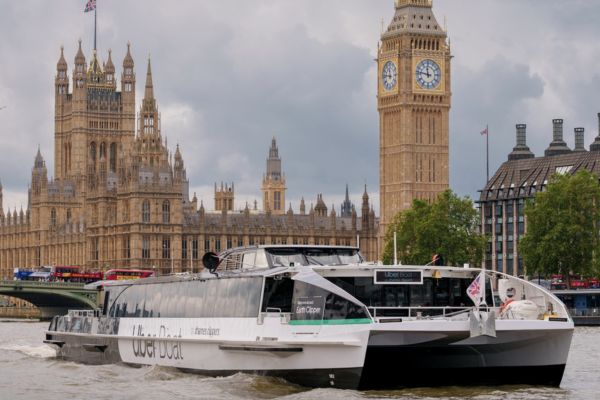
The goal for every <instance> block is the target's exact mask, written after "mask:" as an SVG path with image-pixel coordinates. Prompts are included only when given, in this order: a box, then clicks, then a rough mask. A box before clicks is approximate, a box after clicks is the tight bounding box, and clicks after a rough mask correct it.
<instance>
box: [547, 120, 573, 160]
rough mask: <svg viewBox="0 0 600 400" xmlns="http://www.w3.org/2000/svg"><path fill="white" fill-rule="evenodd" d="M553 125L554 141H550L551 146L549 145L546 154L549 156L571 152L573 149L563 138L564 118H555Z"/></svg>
mask: <svg viewBox="0 0 600 400" xmlns="http://www.w3.org/2000/svg"><path fill="white" fill-rule="evenodd" d="M552 127H553V128H552V143H550V146H548V148H547V149H546V151H545V152H544V155H545V156H546V157H548V156H557V155H559V154H567V153H570V152H571V149H569V147H568V146H567V144H566V143H565V142H564V140H563V120H562V119H553V120H552Z"/></svg>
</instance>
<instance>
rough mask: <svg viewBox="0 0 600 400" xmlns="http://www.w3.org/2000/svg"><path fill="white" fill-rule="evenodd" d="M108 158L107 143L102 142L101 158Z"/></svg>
mask: <svg viewBox="0 0 600 400" xmlns="http://www.w3.org/2000/svg"><path fill="white" fill-rule="evenodd" d="M102 158H104V159H106V144H104V142H102V143H100V159H102Z"/></svg>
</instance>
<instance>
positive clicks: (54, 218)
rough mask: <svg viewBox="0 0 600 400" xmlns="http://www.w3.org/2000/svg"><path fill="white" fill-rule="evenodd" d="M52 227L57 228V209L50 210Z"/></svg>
mask: <svg viewBox="0 0 600 400" xmlns="http://www.w3.org/2000/svg"><path fill="white" fill-rule="evenodd" d="M50 226H56V208H53V209H52V210H50Z"/></svg>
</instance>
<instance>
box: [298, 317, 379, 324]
mask: <svg viewBox="0 0 600 400" xmlns="http://www.w3.org/2000/svg"><path fill="white" fill-rule="evenodd" d="M371 322H372V321H371V320H370V319H369V318H355V319H324V320H320V319H317V320H313V319H299V320H291V321H290V325H354V324H370V323H371Z"/></svg>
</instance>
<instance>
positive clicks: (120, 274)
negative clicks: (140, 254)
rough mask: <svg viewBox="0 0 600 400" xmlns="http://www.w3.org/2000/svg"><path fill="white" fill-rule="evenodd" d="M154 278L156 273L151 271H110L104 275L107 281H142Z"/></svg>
mask: <svg viewBox="0 0 600 400" xmlns="http://www.w3.org/2000/svg"><path fill="white" fill-rule="evenodd" d="M151 276H154V271H151V270H149V269H109V270H108V271H106V272H105V273H104V280H106V281H121V280H129V279H141V278H149V277H151Z"/></svg>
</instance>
